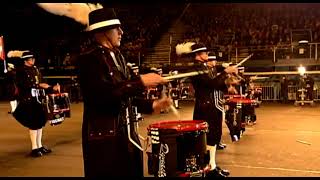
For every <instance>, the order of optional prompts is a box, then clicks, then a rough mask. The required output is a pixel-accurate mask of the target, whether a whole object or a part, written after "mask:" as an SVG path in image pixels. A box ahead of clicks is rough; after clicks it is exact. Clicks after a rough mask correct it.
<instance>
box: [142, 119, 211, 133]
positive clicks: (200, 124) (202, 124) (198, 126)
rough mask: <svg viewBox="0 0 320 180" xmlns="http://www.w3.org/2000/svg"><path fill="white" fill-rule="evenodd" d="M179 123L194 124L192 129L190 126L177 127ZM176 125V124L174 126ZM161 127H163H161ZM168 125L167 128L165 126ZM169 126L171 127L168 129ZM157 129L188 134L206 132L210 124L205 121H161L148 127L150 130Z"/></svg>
mask: <svg viewBox="0 0 320 180" xmlns="http://www.w3.org/2000/svg"><path fill="white" fill-rule="evenodd" d="M178 123H180V124H181V123H188V125H190V124H193V126H192V127H190V126H180V128H179V127H177V126H178V125H179V124H178ZM174 124H176V125H175V126H174ZM161 125H163V126H162V127H161ZM165 125H167V126H165ZM168 125H169V126H171V127H169V128H168ZM152 128H156V129H161V130H176V131H178V132H188V131H197V130H206V129H207V128H208V123H207V122H206V121H204V120H175V121H170V120H165V121H159V122H156V123H153V124H150V125H149V126H148V130H150V129H152Z"/></svg>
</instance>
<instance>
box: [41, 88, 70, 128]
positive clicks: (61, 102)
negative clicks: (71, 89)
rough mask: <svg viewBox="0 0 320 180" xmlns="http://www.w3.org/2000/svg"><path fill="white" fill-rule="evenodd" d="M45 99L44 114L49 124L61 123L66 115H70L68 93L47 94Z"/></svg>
mask: <svg viewBox="0 0 320 180" xmlns="http://www.w3.org/2000/svg"><path fill="white" fill-rule="evenodd" d="M46 99H47V100H46V101H47V103H46V108H45V109H46V116H47V120H48V122H49V123H50V125H52V126H55V125H58V124H61V123H62V122H63V121H64V120H65V118H66V117H70V116H71V113H70V99H69V94H68V93H57V94H48V95H47V96H46Z"/></svg>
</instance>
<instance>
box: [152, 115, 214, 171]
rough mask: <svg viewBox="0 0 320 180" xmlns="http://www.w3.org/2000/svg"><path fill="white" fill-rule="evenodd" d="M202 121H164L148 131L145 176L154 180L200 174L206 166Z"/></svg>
mask: <svg viewBox="0 0 320 180" xmlns="http://www.w3.org/2000/svg"><path fill="white" fill-rule="evenodd" d="M207 131H208V124H207V122H205V121H196V120H189V121H188V120H184V121H163V122H159V123H155V124H151V125H150V126H149V127H148V136H150V137H151V144H152V152H151V153H148V172H149V174H152V175H154V176H156V177H164V176H169V177H172V176H181V175H183V174H188V173H189V174H191V173H197V172H200V171H201V169H203V168H204V167H205V164H206V163H207V161H208V159H206V158H208V156H207V149H206V148H207V147H206V145H207V139H206V132H207Z"/></svg>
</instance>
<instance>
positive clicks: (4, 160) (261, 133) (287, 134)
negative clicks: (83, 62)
mask: <svg viewBox="0 0 320 180" xmlns="http://www.w3.org/2000/svg"><path fill="white" fill-rule="evenodd" d="M319 106H320V105H319V104H318V103H316V104H315V106H313V107H311V106H308V105H305V106H294V105H293V103H292V104H280V103H265V102H263V103H262V104H261V106H260V107H259V108H257V109H256V114H257V124H256V125H254V126H250V127H247V128H246V131H245V133H244V135H243V137H242V138H241V139H240V141H238V142H235V143H232V142H231V139H230V136H229V131H228V128H227V127H226V125H225V123H224V124H223V137H222V141H223V142H224V143H226V144H227V148H226V149H224V150H218V151H217V156H216V160H217V164H218V165H219V166H220V167H222V168H226V169H228V170H230V172H231V175H230V176H231V177H262V176H267V177H276V176H282V177H286V176H289V177H297V176H298V177H317V176H320V166H319V162H320V157H319V154H318V153H319V152H320V141H319V139H320V126H319V124H320V123H319V120H320V111H319V109H320V107H319ZM9 107H10V105H9V102H1V103H0V132H1V136H0V144H1V146H0V176H2V177H13V176H15V177H16V176H20V177H22V176H23V177H26V176H27V177H61V176H64V177H83V176H84V173H83V160H82V150H81V123H82V103H79V104H72V105H71V108H72V117H71V118H69V119H66V120H65V121H64V122H63V123H62V124H61V125H59V126H50V125H47V126H46V127H45V129H44V132H43V133H44V137H43V143H44V144H45V145H46V146H48V147H50V148H52V150H53V152H52V153H51V154H50V155H47V156H43V157H41V158H31V157H29V156H28V154H29V152H30V149H31V145H30V140H29V135H28V130H27V129H26V128H24V127H22V126H21V125H20V124H19V123H18V122H17V121H16V120H15V119H14V118H13V117H12V116H11V115H10V114H8V111H9ZM179 112H180V114H181V120H190V119H191V118H192V113H193V102H192V101H185V102H182V103H181V109H179ZM144 117H145V119H144V121H142V122H140V123H139V127H140V128H139V131H140V133H141V135H143V136H144V137H146V136H147V127H148V126H149V125H150V124H152V123H154V122H157V121H164V120H166V121H167V120H177V118H176V117H175V116H174V115H173V113H172V112H169V113H168V114H158V115H151V116H150V115H145V116H144ZM144 155H145V158H144V160H145V173H144V174H145V176H150V175H148V173H147V166H146V164H147V163H146V161H147V158H146V154H144ZM106 168H108V167H106Z"/></svg>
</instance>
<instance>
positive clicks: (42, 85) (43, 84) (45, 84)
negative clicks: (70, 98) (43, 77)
mask: <svg viewBox="0 0 320 180" xmlns="http://www.w3.org/2000/svg"><path fill="white" fill-rule="evenodd" d="M39 86H40V87H41V88H43V89H48V88H49V87H50V86H49V84H47V83H40V84H39Z"/></svg>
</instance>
